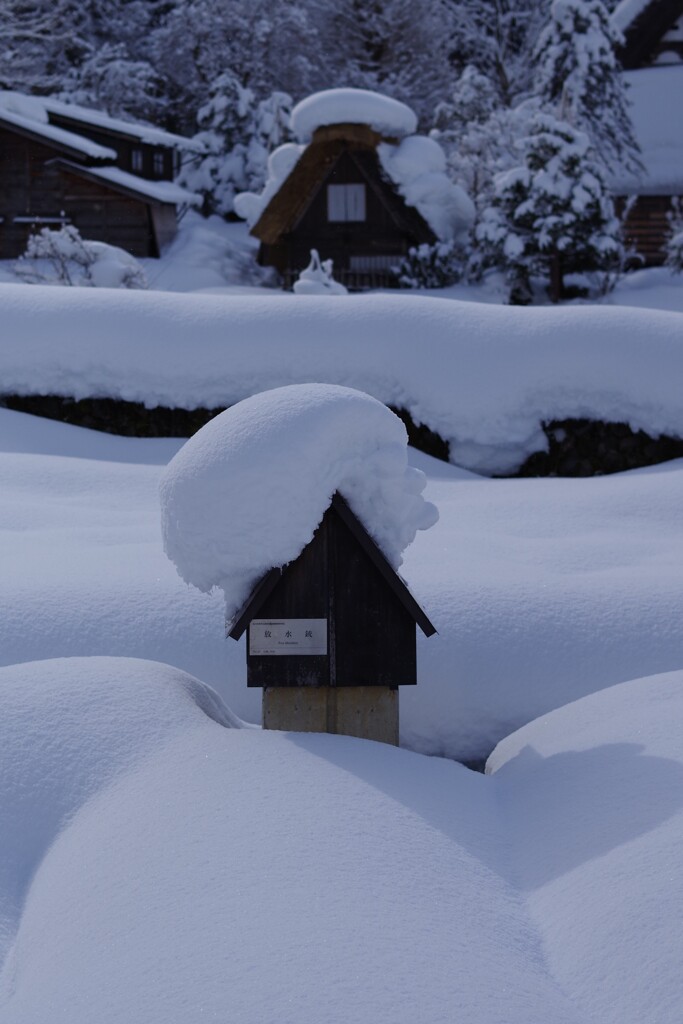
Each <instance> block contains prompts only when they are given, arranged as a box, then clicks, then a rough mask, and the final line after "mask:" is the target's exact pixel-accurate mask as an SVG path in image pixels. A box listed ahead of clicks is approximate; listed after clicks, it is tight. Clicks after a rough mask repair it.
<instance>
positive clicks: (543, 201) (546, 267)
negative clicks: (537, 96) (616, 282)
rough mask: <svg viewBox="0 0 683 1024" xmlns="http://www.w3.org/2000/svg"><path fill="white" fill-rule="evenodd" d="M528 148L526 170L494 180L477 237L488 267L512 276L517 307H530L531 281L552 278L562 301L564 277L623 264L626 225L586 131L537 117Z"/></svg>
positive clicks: (512, 297)
mask: <svg viewBox="0 0 683 1024" xmlns="http://www.w3.org/2000/svg"><path fill="white" fill-rule="evenodd" d="M523 149H524V163H523V164H521V165H520V166H517V167H514V168H512V169H511V170H509V171H505V172H502V173H501V174H499V175H497V176H496V178H495V181H494V196H493V199H492V202H491V205H490V206H489V207H488V208H487V209H486V210H485V211H484V213H483V215H482V218H481V220H480V222H479V225H478V227H477V238H478V241H479V243H480V245H481V246H482V249H483V253H484V256H485V258H486V259H487V260H488V261H489V262H490V264H492V265H496V266H499V267H501V268H503V269H504V270H505V271H506V274H507V277H508V281H509V284H510V287H511V292H510V301H511V302H515V303H525V302H530V301H531V297H532V292H531V278H532V277H543V278H546V279H548V278H549V279H550V292H551V297H552V299H553V301H557V300H558V299H559V298H560V295H561V292H562V278H563V275H564V274H565V273H581V272H587V271H609V270H611V269H613V268H615V267H616V266H618V265H619V262H620V258H621V254H622V252H623V247H622V243H621V226H620V223H619V220H618V219H617V217H616V216H615V213H614V205H613V202H612V198H611V196H610V193H609V191H608V188H607V185H606V182H605V177H604V174H603V171H602V169H601V167H600V166H599V165H598V164H597V163H596V161H595V158H594V156H593V152H592V150H591V147H590V143H589V140H588V137H587V136H586V135H585V134H584V133H583V132H579V131H576V130H575V129H574V128H572V127H571V126H570V125H568V124H566V123H565V122H562V121H558V120H557V119H556V118H554V117H552V116H550V115H548V114H543V113H539V114H537V115H536V116H535V117H534V119H533V122H532V126H531V132H530V134H529V135H528V136H527V138H526V139H524V140H523Z"/></svg>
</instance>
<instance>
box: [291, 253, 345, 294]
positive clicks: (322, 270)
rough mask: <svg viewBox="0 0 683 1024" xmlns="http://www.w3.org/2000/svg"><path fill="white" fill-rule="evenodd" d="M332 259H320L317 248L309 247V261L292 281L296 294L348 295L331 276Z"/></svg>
mask: <svg viewBox="0 0 683 1024" xmlns="http://www.w3.org/2000/svg"><path fill="white" fill-rule="evenodd" d="M332 270H333V263H332V260H323V261H322V262H321V260H320V254H319V253H318V250H317V249H311V262H310V263H309V264H308V266H307V267H306V269H305V270H302V271H301V273H300V274H299V277H298V280H297V281H296V282H295V283H294V293H295V294H296V295H348V292H347V290H346V288H345V287H344V285H343V284H340V283H339V281H335V280H334V277H333V276H332Z"/></svg>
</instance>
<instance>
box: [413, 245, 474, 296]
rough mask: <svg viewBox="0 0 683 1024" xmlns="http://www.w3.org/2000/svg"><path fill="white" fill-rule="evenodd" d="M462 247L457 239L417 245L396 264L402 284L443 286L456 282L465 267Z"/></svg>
mask: <svg viewBox="0 0 683 1024" xmlns="http://www.w3.org/2000/svg"><path fill="white" fill-rule="evenodd" d="M467 263H468V256H467V252H466V250H465V248H464V247H463V246H462V245H458V244H457V243H456V242H435V243H434V245H427V244H425V245H418V246H415V247H414V248H412V249H409V250H408V255H407V256H406V257H404V259H402V260H401V262H400V263H399V265H398V266H397V267H396V268H395V273H396V277H397V279H398V283H399V285H400V286H401V288H446V287H448V285H450V284H457V283H458V281H461V280H462V278H463V277H464V275H465V273H466V270H467Z"/></svg>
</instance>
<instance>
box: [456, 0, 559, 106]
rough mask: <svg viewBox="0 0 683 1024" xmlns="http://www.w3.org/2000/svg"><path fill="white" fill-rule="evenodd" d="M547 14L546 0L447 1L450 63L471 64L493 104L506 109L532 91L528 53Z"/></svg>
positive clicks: (534, 44)
mask: <svg viewBox="0 0 683 1024" xmlns="http://www.w3.org/2000/svg"><path fill="white" fill-rule="evenodd" d="M547 17H548V0H459V2H458V3H454V4H453V18H454V22H453V28H452V40H451V43H452V45H451V54H452V60H453V63H454V65H455V66H456V67H457V68H458V69H460V70H463V69H464V68H466V67H467V66H471V67H473V68H476V70H477V71H478V72H479V73H480V74H481V75H484V76H485V77H486V78H487V79H488V82H489V86H488V88H490V89H492V90H493V91H494V93H495V95H496V97H497V106H503V107H510V106H513V105H515V104H516V103H517V102H519V101H520V100H522V99H524V98H526V97H527V96H528V95H529V94H530V92H531V89H532V78H533V61H532V53H533V52H534V48H535V46H536V43H537V40H538V36H539V34H540V32H541V29H542V28H543V26H544V24H545V22H546V21H547Z"/></svg>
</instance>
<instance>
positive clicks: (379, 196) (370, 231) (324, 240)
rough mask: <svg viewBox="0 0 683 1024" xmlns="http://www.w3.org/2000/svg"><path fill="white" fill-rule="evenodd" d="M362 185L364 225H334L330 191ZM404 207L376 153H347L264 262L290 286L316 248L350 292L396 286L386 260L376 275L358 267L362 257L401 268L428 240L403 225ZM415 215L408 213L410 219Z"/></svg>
mask: <svg viewBox="0 0 683 1024" xmlns="http://www.w3.org/2000/svg"><path fill="white" fill-rule="evenodd" d="M345 184H362V185H364V186H365V204H366V206H365V209H366V216H365V220H363V221H330V220H329V219H328V209H327V186H328V185H345ZM393 210H395V211H396V214H397V216H398V217H399V218H400V216H401V212H404V216H405V211H406V208H405V204H404V202H403V200H402V199H401V197H399V196H397V195H396V194H395V193H394V191H393V189H392V188H391V187H390V186H389V185H388V184H387V183H385V182H384V181H383V178H382V172H381V169H380V166H379V161H378V158H377V155H376V153H375V152H374V151H373V150H369V149H363V150H357V151H355V152H353V155H352V154H351V152H347V153H344V154H342V156H341V157H340V158H339V160H338V161H337V162H336V163H335V164H334V166H333V167H332V169H331V170H330V172H329V173H328V174H327V175H326V176H325V178H324V179H323V181H322V182H321V183H320V185H319V186H318V188H317V190H316V192H315V194H314V196H313V199H312V201H311V203H310V205H309V206H308V208H307V209H306V211H305V213H304V214H303V216H302V217H301V219H300V220H299V222H298V223H297V224H296V225H295V226H294V228H293V229H292V230H291V231H290V232H289V233H288V234H286V235H284V236H283V238H282V239H281V240H280V242H279V243H278V244H276V245H265V244H264V245H263V246H262V248H261V254H260V261H261V262H262V263H264V264H266V265H269V266H275V267H276V268H277V269H278V270H279V271H280V273H281V274H283V276H284V277H285V286H286V287H289V286H290V285H291V284H292V283H293V282H294V281H295V280H296V278H297V277H298V275H299V273H300V272H301V271H302V270H303V269H304V268H305V267H306V266H307V265H308V263H309V262H310V258H311V250H312V249H317V250H318V252H319V254H320V257H321V259H323V260H327V259H331V260H332V261H333V263H334V268H333V274H334V277H335V279H336V280H337V281H341V282H342V283H343V284H347V285H349V286H350V287H356V286H358V287H370V286H373V285H374V284H378V285H386V284H391V283H393V280H394V279H393V276H392V275H391V273H390V272H389V270H388V267H387V262H388V261H387V260H386V259H382V263H383V264H384V265H383V266H382V265H381V264H380V265H379V266H377V267H376V269H375V270H374V271H373V269H372V264H371V262H370V263H369V265H366V266H365V268H364V269H359V268H358V267H355V268H354V267H353V266H352V264H351V259H352V257H354V256H357V257H361V258H362V257H371V258H372V257H380V258H385V257H391V258H392V259H391V261H392V262H395V263H396V264H398V263H399V262H400V259H401V257H402V256H403V255H405V254H406V253H407V252H408V249H409V248H410V247H411V246H413V245H418V244H420V242H422V241H425V237H424V234H423V237H420V234H419V228H418V229H417V230H416V231H415V232H414V233H413V232H410V231H407V230H406V227H405V226H402V225H401V224H400V220H398V219H397V216H394V215H392V211H393ZM411 214H412V215H413V216H414V212H413V211H408V216H407V218H406V219H408V220H409V219H410V215H411Z"/></svg>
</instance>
